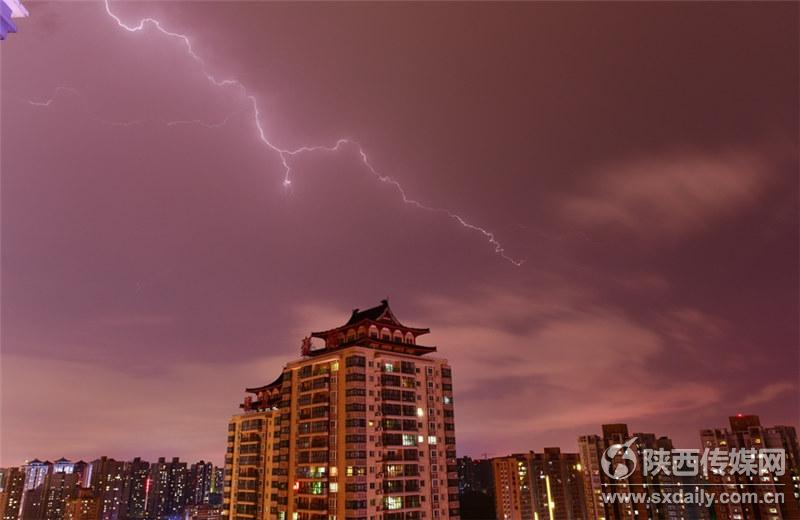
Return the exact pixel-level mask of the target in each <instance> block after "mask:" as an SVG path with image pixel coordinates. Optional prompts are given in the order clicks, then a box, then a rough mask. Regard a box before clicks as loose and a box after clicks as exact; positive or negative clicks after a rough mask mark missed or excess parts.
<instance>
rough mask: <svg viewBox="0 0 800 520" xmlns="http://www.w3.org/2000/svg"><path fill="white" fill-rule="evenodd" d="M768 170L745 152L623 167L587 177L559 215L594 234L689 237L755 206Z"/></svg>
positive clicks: (679, 156) (677, 157)
mask: <svg viewBox="0 0 800 520" xmlns="http://www.w3.org/2000/svg"><path fill="white" fill-rule="evenodd" d="M771 168H772V164H771V162H770V160H768V159H766V158H765V157H764V156H763V155H761V154H757V153H754V152H746V151H736V152H733V151H731V152H721V153H718V154H716V155H709V154H701V153H678V154H674V155H672V156H663V157H660V158H648V159H634V160H630V161H623V162H620V163H617V164H609V165H607V166H605V167H602V168H600V169H599V170H598V171H594V172H591V175H587V176H586V178H587V179H591V180H590V181H589V184H588V185H587V186H586V187H585V190H584V191H582V192H581V193H575V194H573V195H571V196H569V197H568V198H566V200H564V201H562V206H561V212H562V214H563V216H564V218H565V219H566V220H568V221H571V222H575V223H578V224H580V225H583V226H590V227H594V228H602V227H606V226H619V227H622V228H623V229H627V230H630V231H633V232H636V233H639V234H643V235H648V236H650V235H660V234H666V235H669V236H681V235H686V234H692V233H695V232H697V231H700V230H703V229H706V228H708V227H709V226H711V225H712V224H713V223H715V222H717V221H719V220H722V219H725V218H728V217H731V216H733V215H736V214H737V213H738V212H739V211H741V210H743V209H744V208H746V207H749V206H751V205H753V204H754V203H755V202H757V201H758V200H759V198H760V197H761V196H762V195H763V193H764V192H765V190H766V189H767V188H768V186H769V184H770V183H771V181H772V171H771Z"/></svg>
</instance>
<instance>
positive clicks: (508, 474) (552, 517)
mask: <svg viewBox="0 0 800 520" xmlns="http://www.w3.org/2000/svg"><path fill="white" fill-rule="evenodd" d="M492 468H493V473H494V493H495V511H496V515H495V516H496V518H497V519H498V520H540V519H541V520H584V519H585V518H586V511H585V505H584V499H583V477H582V473H581V469H582V468H581V464H580V461H579V458H578V454H577V453H562V452H561V450H560V449H559V448H545V449H544V451H543V452H542V453H535V452H529V453H522V454H515V455H509V456H508V457H497V458H494V459H492Z"/></svg>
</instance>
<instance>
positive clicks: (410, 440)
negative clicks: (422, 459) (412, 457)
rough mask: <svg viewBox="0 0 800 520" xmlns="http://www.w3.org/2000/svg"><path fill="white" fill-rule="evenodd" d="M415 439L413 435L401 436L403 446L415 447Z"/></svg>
mask: <svg viewBox="0 0 800 520" xmlns="http://www.w3.org/2000/svg"><path fill="white" fill-rule="evenodd" d="M416 445H417V439H415V438H414V435H411V434H403V446H416Z"/></svg>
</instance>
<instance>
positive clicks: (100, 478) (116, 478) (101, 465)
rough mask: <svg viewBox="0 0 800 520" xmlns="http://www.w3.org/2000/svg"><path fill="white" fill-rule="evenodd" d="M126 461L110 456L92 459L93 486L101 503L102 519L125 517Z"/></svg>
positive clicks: (119, 519) (110, 519)
mask: <svg viewBox="0 0 800 520" xmlns="http://www.w3.org/2000/svg"><path fill="white" fill-rule="evenodd" d="M125 470H126V468H125V462H123V461H119V460H114V459H112V458H109V457H100V458H99V459H97V460H94V461H92V469H91V472H92V477H91V488H92V492H93V493H94V497H95V498H96V499H97V500H98V501H99V503H100V520H121V519H123V518H125V509H126V506H127V504H126V503H125V501H124V499H123V498H124V495H125V480H126V478H125V477H126V471H125Z"/></svg>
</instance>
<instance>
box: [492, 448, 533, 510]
mask: <svg viewBox="0 0 800 520" xmlns="http://www.w3.org/2000/svg"><path fill="white" fill-rule="evenodd" d="M530 467H531V465H530V456H529V454H527V453H519V454H516V455H509V456H508V457H496V458H493V459H492V473H493V474H494V498H495V511H496V513H497V514H496V518H497V520H533V493H532V491H531V475H530Z"/></svg>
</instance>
